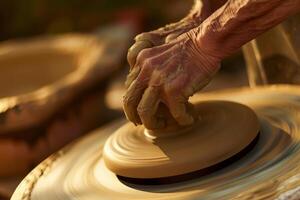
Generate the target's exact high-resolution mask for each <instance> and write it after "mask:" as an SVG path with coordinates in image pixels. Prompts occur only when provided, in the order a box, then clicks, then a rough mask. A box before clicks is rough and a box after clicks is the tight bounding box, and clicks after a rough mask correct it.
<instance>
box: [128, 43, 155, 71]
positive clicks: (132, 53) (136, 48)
mask: <svg viewBox="0 0 300 200" xmlns="http://www.w3.org/2000/svg"><path fill="white" fill-rule="evenodd" d="M150 47H152V44H151V43H150V42H148V41H146V40H145V41H137V42H136V43H135V44H134V45H132V46H131V47H130V48H129V50H128V53H127V61H128V63H129V65H130V68H133V67H134V66H135V64H136V58H137V56H138V54H139V53H140V52H141V51H142V50H143V49H147V48H150Z"/></svg>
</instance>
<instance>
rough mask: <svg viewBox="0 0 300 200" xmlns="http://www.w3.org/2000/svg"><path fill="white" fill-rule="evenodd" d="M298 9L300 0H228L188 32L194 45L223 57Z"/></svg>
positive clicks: (208, 52) (220, 57)
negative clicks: (193, 39)
mask: <svg viewBox="0 0 300 200" xmlns="http://www.w3.org/2000/svg"><path fill="white" fill-rule="evenodd" d="M299 10H300V0H230V1H228V2H227V3H226V4H225V5H223V6H222V7H221V8H220V9H218V10H217V11H216V12H215V13H214V14H212V15H211V16H210V17H209V18H208V19H207V20H205V22H203V23H202V25H201V26H200V27H198V28H195V29H193V30H192V31H191V34H195V37H193V38H195V39H196V41H195V43H196V44H197V46H198V47H199V48H200V49H201V50H202V51H204V52H205V53H206V54H208V55H214V56H217V57H218V58H219V59H223V58H225V57H226V56H228V55H230V54H232V53H233V52H234V51H236V50H237V49H238V48H240V47H241V46H242V45H243V44H245V43H247V42H248V41H250V40H252V39H254V38H255V37H257V36H258V35H259V34H261V33H264V32H265V31H267V30H268V29H270V28H272V27H273V26H275V25H277V24H279V23H280V22H282V21H283V20H284V19H286V18H287V17H288V16H290V15H292V14H295V13H296V12H297V11H299Z"/></svg>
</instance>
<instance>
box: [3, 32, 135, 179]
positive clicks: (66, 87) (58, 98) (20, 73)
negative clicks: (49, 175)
mask: <svg viewBox="0 0 300 200" xmlns="http://www.w3.org/2000/svg"><path fill="white" fill-rule="evenodd" d="M132 36H133V33H132V31H130V30H129V27H126V26H112V27H107V28H104V29H102V30H100V31H99V32H98V33H96V34H69V35H63V36H53V37H47V38H39V39H33V40H28V41H9V42H4V43H2V44H1V45H0V163H1V165H0V176H2V177H3V176H12V175H20V174H24V173H26V172H28V171H29V170H30V169H31V168H32V167H33V166H34V165H36V164H37V163H39V162H40V161H41V160H42V159H44V158H45V157H47V156H48V155H49V154H51V153H52V152H54V151H56V150H58V149H60V148H61V147H62V146H64V145H65V144H67V143H69V142H70V141H72V140H73V139H75V138H77V137H79V136H80V135H82V134H84V133H86V132H88V131H89V130H91V129H93V128H95V127H97V126H99V125H101V124H103V123H104V122H107V121H108V120H110V119H112V117H113V116H112V115H111V111H109V110H108V108H107V107H106V106H105V104H104V93H105V85H106V81H107V80H108V79H109V77H110V75H112V74H113V73H114V72H116V71H117V70H118V69H119V68H120V67H121V66H122V63H123V62H125V55H126V52H127V49H128V46H129V41H130V39H131V38H132Z"/></svg>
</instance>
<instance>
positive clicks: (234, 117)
mask: <svg viewBox="0 0 300 200" xmlns="http://www.w3.org/2000/svg"><path fill="white" fill-rule="evenodd" d="M195 108H196V112H197V113H199V120H198V121H197V122H196V123H195V124H194V125H193V126H192V127H190V129H187V130H185V131H181V132H180V133H172V134H170V133H168V134H166V137H163V136H161V135H163V134H161V133H160V136H159V137H155V136H153V134H150V133H149V132H148V131H147V130H145V129H144V127H143V126H139V127H135V126H134V125H133V124H131V123H127V124H125V125H124V126H123V127H121V128H120V129H118V130H117V131H116V132H115V134H113V135H112V136H111V137H110V138H109V139H108V141H107V142H106V144H105V146H104V154H103V157H104V161H105V164H106V166H107V167H108V168H109V169H110V170H111V171H113V172H114V173H116V174H118V175H121V176H125V177H130V178H162V177H170V176H177V175H182V174H187V173H190V172H195V171H198V170H202V169H205V168H208V167H211V166H213V165H215V164H217V163H220V162H222V161H224V160H226V159H228V158H230V157H232V156H234V155H235V154H237V153H239V152H240V151H242V150H243V149H245V148H246V147H247V146H248V145H249V144H250V143H251V142H252V141H253V140H254V139H255V138H256V136H257V134H258V132H259V122H258V119H257V117H256V114H255V113H254V112H253V111H252V110H251V109H250V108H248V107H247V106H245V105H242V104H239V103H233V102H229V101H207V102H199V103H198V104H196V106H195Z"/></svg>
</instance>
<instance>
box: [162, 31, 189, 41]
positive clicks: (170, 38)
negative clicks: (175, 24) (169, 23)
mask: <svg viewBox="0 0 300 200" xmlns="http://www.w3.org/2000/svg"><path fill="white" fill-rule="evenodd" d="M184 32H185V31H184V30H180V31H177V32H174V33H171V34H169V35H168V36H167V37H166V43H169V42H171V41H173V40H175V39H176V38H177V37H178V36H179V35H181V34H182V33H184Z"/></svg>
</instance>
